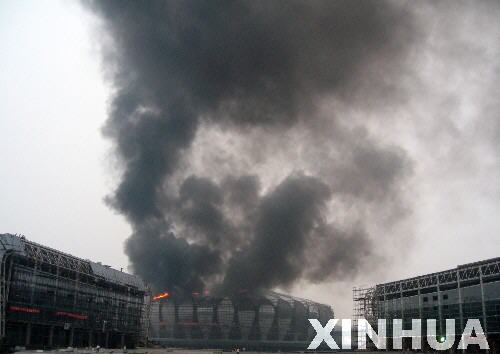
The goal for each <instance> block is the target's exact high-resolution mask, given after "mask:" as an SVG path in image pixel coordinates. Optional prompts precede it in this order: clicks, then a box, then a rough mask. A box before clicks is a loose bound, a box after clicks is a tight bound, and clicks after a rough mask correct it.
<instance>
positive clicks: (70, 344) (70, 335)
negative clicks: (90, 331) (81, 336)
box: [68, 326, 75, 347]
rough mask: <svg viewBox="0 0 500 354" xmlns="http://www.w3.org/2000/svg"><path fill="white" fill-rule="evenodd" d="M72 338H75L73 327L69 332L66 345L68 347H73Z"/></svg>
mask: <svg viewBox="0 0 500 354" xmlns="http://www.w3.org/2000/svg"><path fill="white" fill-rule="evenodd" d="M74 337H75V329H74V328H73V326H71V329H70V330H69V344H68V346H69V347H72V346H73V339H74Z"/></svg>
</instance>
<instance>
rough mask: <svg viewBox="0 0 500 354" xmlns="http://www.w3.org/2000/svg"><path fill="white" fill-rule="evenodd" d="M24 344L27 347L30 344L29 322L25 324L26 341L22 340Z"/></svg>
mask: <svg viewBox="0 0 500 354" xmlns="http://www.w3.org/2000/svg"><path fill="white" fill-rule="evenodd" d="M24 344H25V346H26V347H28V346H29V345H30V344H31V323H28V324H27V325H26V341H25V342H24Z"/></svg>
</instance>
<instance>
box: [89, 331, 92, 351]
mask: <svg viewBox="0 0 500 354" xmlns="http://www.w3.org/2000/svg"><path fill="white" fill-rule="evenodd" d="M89 347H91V348H92V330H90V331H89Z"/></svg>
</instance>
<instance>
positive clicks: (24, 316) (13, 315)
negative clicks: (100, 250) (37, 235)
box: [0, 234, 147, 349]
mask: <svg viewBox="0 0 500 354" xmlns="http://www.w3.org/2000/svg"><path fill="white" fill-rule="evenodd" d="M0 262H1V263H0V265H1V269H0V340H1V342H2V346H3V347H8V348H14V347H25V348H37V349H43V348H61V347H91V346H94V347H95V346H101V347H107V348H110V347H111V348H112V347H124V346H127V347H129V348H133V347H135V346H137V345H138V344H140V343H141V341H143V340H144V339H145V335H146V333H145V332H144V329H145V328H147V325H145V323H146V322H145V321H147V317H146V313H147V311H146V310H145V308H146V301H145V300H146V298H147V289H146V287H145V285H144V284H143V282H142V281H141V279H139V278H138V277H136V276H134V275H131V274H127V273H124V272H122V271H118V270H115V269H112V268H111V267H109V266H106V265H103V264H100V263H96V262H93V261H90V260H84V259H80V258H77V257H74V256H71V255H69V254H66V253H63V252H60V251H56V250H54V249H51V248H49V247H45V246H42V245H39V244H37V243H34V242H31V241H28V240H27V239H26V238H25V237H24V236H18V235H12V234H2V235H0Z"/></svg>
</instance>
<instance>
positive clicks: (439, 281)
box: [353, 258, 500, 353]
mask: <svg viewBox="0 0 500 354" xmlns="http://www.w3.org/2000/svg"><path fill="white" fill-rule="evenodd" d="M353 300H354V319H355V320H356V319H359V318H366V319H367V320H368V321H369V322H370V323H371V324H372V326H373V328H376V323H377V319H379V318H383V319H386V320H387V335H388V336H389V337H390V336H391V333H392V331H393V328H392V319H394V318H400V319H402V320H403V328H404V329H410V328H411V319H412V318H416V319H418V318H419V319H422V333H423V334H424V335H425V333H427V328H426V320H427V319H436V320H437V323H436V330H437V334H438V335H439V336H444V335H445V334H446V332H445V322H446V319H454V320H455V327H456V328H455V333H456V334H457V335H461V334H462V332H463V330H464V327H465V325H466V323H467V319H473V318H474V319H476V318H477V319H479V321H480V322H481V326H482V327H483V330H484V332H485V334H486V336H487V338H488V342H489V343H490V348H492V349H493V352H494V353H496V351H495V350H498V349H500V258H494V259H489V260H485V261H480V262H475V263H469V264H465V265H460V266H458V267H456V268H454V269H450V270H446V271H443V272H438V273H432V274H427V275H422V276H418V277H415V278H410V279H405V280H399V281H394V282H390V283H385V284H379V285H376V286H374V287H365V288H354V290H353ZM355 322H356V321H355ZM405 339H406V338H405ZM405 339H404V340H405ZM408 339H409V338H408ZM390 342H391V341H390V340H389V341H388V345H389V346H390V344H391V343H390ZM457 343H458V340H457V341H456V342H455V347H456V345H457ZM422 344H423V346H424V347H425V345H426V344H427V343H425V341H424V343H422ZM403 345H404V346H405V342H403ZM409 346H410V342H409V341H407V343H406V347H408V348H409Z"/></svg>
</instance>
